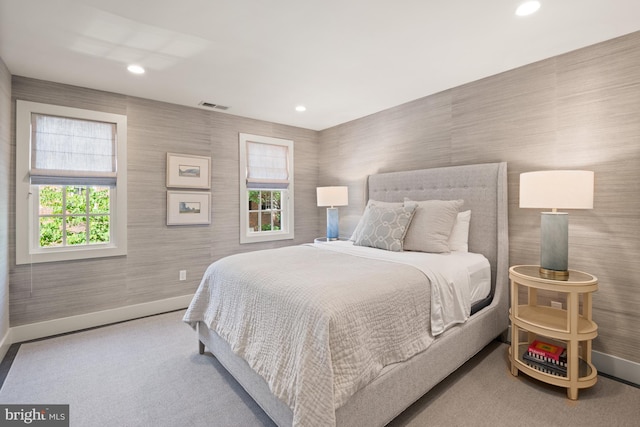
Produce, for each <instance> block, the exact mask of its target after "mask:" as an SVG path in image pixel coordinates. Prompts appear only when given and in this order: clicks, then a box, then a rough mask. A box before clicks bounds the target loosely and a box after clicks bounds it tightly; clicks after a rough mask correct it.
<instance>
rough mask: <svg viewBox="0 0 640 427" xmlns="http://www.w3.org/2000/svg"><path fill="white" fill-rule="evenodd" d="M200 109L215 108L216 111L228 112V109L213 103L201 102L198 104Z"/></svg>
mask: <svg viewBox="0 0 640 427" xmlns="http://www.w3.org/2000/svg"><path fill="white" fill-rule="evenodd" d="M198 105H200V106H202V107H207V108H215V109H216V110H228V109H229V107H227V106H225V105H220V104H214V103H213V102H205V101H201V102H200V104H198Z"/></svg>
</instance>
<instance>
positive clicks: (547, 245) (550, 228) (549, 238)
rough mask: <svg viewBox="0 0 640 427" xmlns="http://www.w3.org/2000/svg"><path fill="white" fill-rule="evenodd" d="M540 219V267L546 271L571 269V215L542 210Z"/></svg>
mask: <svg viewBox="0 0 640 427" xmlns="http://www.w3.org/2000/svg"><path fill="white" fill-rule="evenodd" d="M540 220H541V223H540V267H542V268H543V269H544V270H546V271H567V270H569V265H568V264H569V263H568V261H569V215H568V214H566V213H564V212H542V215H541V216H540Z"/></svg>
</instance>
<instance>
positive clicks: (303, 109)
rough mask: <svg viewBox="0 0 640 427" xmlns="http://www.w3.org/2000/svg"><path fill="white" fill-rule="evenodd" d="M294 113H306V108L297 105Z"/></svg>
mask: <svg viewBox="0 0 640 427" xmlns="http://www.w3.org/2000/svg"><path fill="white" fill-rule="evenodd" d="M296 111H297V112H299V113H302V112H303V111H307V107H305V106H304V105H298V106H297V107H296Z"/></svg>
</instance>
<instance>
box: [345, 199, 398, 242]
mask: <svg viewBox="0 0 640 427" xmlns="http://www.w3.org/2000/svg"><path fill="white" fill-rule="evenodd" d="M372 205H373V206H384V207H389V208H398V207H402V206H403V205H404V204H403V203H402V202H380V201H378V200H369V201H368V202H367V205H366V206H365V207H364V211H363V212H362V216H361V217H360V221H358V225H356V229H355V230H353V234H351V238H349V240H351V241H352V242H355V241H356V240H358V237H359V236H360V231H361V230H362V227H363V226H364V222H365V221H366V218H365V217H366V216H367V209H368V208H369V206H372Z"/></svg>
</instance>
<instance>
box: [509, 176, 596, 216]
mask: <svg viewBox="0 0 640 427" xmlns="http://www.w3.org/2000/svg"><path fill="white" fill-rule="evenodd" d="M593 181H594V179H593V172H592V171H577V170H558V171H538V172H526V173H522V174H520V207H521V208H551V209H593Z"/></svg>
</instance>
